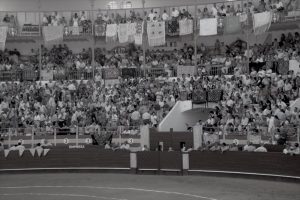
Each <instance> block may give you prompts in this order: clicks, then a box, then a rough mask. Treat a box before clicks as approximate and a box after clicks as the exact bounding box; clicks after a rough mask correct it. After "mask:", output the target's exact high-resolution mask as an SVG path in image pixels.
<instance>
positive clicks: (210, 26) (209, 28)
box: [199, 18, 218, 36]
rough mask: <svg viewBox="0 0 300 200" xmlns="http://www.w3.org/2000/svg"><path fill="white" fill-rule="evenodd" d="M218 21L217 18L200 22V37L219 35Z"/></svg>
mask: <svg viewBox="0 0 300 200" xmlns="http://www.w3.org/2000/svg"><path fill="white" fill-rule="evenodd" d="M217 34H218V20H217V18H208V19H201V20H200V32H199V35H200V36H208V35H217Z"/></svg>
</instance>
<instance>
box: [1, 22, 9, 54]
mask: <svg viewBox="0 0 300 200" xmlns="http://www.w3.org/2000/svg"><path fill="white" fill-rule="evenodd" d="M7 30H8V27H7V26H2V27H0V50H1V51H4V50H5V43H6V38H7Z"/></svg>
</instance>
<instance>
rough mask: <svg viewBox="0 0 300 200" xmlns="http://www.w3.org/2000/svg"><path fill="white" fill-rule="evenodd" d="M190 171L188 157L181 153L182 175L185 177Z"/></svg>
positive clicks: (186, 154)
mask: <svg viewBox="0 0 300 200" xmlns="http://www.w3.org/2000/svg"><path fill="white" fill-rule="evenodd" d="M189 169H190V155H189V153H182V174H183V175H187V174H188V170H189Z"/></svg>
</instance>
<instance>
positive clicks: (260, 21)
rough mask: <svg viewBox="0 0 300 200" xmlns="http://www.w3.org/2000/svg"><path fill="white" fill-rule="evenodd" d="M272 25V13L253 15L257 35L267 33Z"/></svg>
mask: <svg viewBox="0 0 300 200" xmlns="http://www.w3.org/2000/svg"><path fill="white" fill-rule="evenodd" d="M271 23H272V12H263V13H256V14H254V15H253V29H254V34H255V35H260V34H263V33H265V32H267V31H268V30H269V28H270V26H271Z"/></svg>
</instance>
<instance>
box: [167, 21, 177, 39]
mask: <svg viewBox="0 0 300 200" xmlns="http://www.w3.org/2000/svg"><path fill="white" fill-rule="evenodd" d="M178 29H179V23H178V21H177V19H172V20H169V21H167V35H168V36H176V35H179V31H178Z"/></svg>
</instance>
